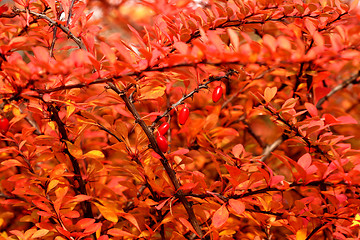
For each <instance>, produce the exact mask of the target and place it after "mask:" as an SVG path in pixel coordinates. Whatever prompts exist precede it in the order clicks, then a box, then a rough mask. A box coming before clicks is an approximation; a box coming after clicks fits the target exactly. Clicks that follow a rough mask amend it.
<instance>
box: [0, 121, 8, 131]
mask: <svg viewBox="0 0 360 240" xmlns="http://www.w3.org/2000/svg"><path fill="white" fill-rule="evenodd" d="M8 129H9V120H8V119H7V118H1V119H0V131H1V132H2V133H6V132H7V130H8Z"/></svg>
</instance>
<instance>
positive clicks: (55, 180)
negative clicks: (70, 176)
mask: <svg viewBox="0 0 360 240" xmlns="http://www.w3.org/2000/svg"><path fill="white" fill-rule="evenodd" d="M58 183H59V180H57V179H54V180H51V181H50V183H49V185H48V187H47V191H48V192H49V191H50V190H51V189H53V188H54V187H56V186H57V185H58Z"/></svg>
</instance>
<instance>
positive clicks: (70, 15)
mask: <svg viewBox="0 0 360 240" xmlns="http://www.w3.org/2000/svg"><path fill="white" fill-rule="evenodd" d="M75 1H76V0H72V1H71V4H70V8H69V16H68V19H67V20H66V26H69V25H70V21H71V17H72V9H73V7H74V4H75Z"/></svg>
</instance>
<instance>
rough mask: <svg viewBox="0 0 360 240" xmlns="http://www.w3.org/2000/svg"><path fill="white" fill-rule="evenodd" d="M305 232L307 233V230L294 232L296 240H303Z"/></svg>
mask: <svg viewBox="0 0 360 240" xmlns="http://www.w3.org/2000/svg"><path fill="white" fill-rule="evenodd" d="M306 232H307V230H306V229H305V228H303V229H300V230H298V231H297V232H296V240H305V239H306Z"/></svg>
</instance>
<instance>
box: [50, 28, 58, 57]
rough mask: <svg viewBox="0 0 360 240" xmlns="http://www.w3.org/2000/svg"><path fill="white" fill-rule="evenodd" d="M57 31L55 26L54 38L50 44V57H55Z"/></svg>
mask: <svg viewBox="0 0 360 240" xmlns="http://www.w3.org/2000/svg"><path fill="white" fill-rule="evenodd" d="M56 33H57V27H56V26H55V27H54V32H53V39H52V41H51V46H50V57H52V58H53V57H54V47H55V42H56Z"/></svg>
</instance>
